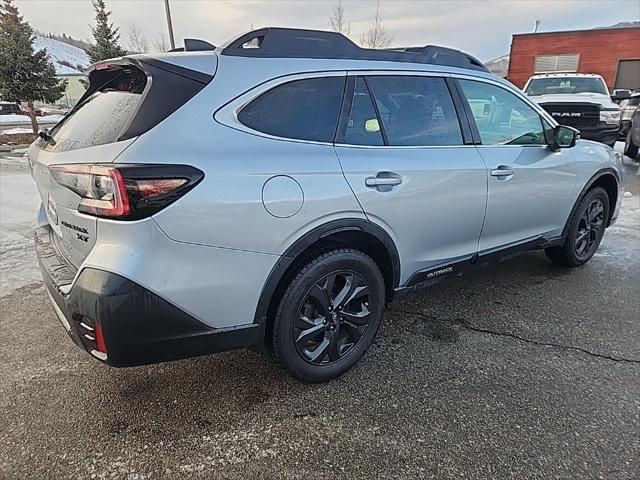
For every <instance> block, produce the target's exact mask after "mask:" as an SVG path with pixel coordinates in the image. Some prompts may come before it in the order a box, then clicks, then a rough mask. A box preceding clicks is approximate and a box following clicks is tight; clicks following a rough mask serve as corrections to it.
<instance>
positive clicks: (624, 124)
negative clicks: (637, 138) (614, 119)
mask: <svg viewBox="0 0 640 480" xmlns="http://www.w3.org/2000/svg"><path fill="white" fill-rule="evenodd" d="M638 105H640V92H637V93H634V94H633V95H631V97H629V98H628V99H627V100H626V101H625V102H624V103H621V104H620V107H621V117H620V134H619V138H621V139H626V138H627V132H628V131H629V127H630V126H631V117H633V114H634V112H635V111H636V110H637V109H638Z"/></svg>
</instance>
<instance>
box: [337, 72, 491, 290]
mask: <svg viewBox="0 0 640 480" xmlns="http://www.w3.org/2000/svg"><path fill="white" fill-rule="evenodd" d="M353 81H354V82H355V85H354V86H353V90H352V91H353V93H348V98H347V99H346V100H347V102H346V104H345V110H346V109H347V108H348V110H346V112H345V113H346V114H345V115H344V116H345V119H344V121H343V122H341V131H340V132H339V134H338V141H337V142H336V153H337V155H338V157H339V159H340V163H341V165H342V168H343V170H344V173H345V176H346V178H347V181H348V182H349V185H350V186H351V188H352V189H353V191H354V193H355V195H356V197H357V199H358V201H359V202H360V204H361V205H362V208H363V209H364V212H365V214H366V215H367V217H368V218H369V219H370V220H371V221H373V222H375V223H377V224H379V225H380V226H382V227H383V228H385V229H386V230H387V232H389V233H390V234H391V236H392V237H393V238H394V241H395V243H396V245H397V247H398V252H399V255H400V259H401V263H402V269H401V284H407V283H408V281H409V280H410V278H411V277H412V276H413V278H412V279H411V282H409V283H416V282H417V281H422V280H425V279H427V278H430V277H426V275H425V274H430V275H433V273H430V272H432V271H433V270H437V267H438V266H442V265H447V264H451V263H454V262H456V261H460V260H463V259H468V258H470V257H472V256H473V255H474V254H475V253H476V252H477V247H478V239H479V236H480V231H481V229H482V223H483V218H484V212H485V207H486V197H487V172H486V167H485V164H484V162H483V161H482V158H481V157H480V154H479V153H478V151H477V149H476V148H474V147H473V146H472V145H464V142H463V136H462V133H461V129H460V123H459V121H458V114H457V112H456V109H455V108H454V103H453V101H452V98H451V96H450V93H449V90H448V88H447V84H446V83H445V81H444V79H442V78H438V77H433V76H427V75H420V74H418V73H415V72H414V73H411V74H407V75H396V74H394V75H377V74H367V75H366V76H358V77H357V78H356V79H355V80H353ZM352 85H353V84H352ZM349 103H350V105H349ZM445 270H446V273H449V271H450V270H448V269H445ZM418 271H422V272H420V273H419V274H418V275H416V276H414V274H415V273H416V272H418Z"/></svg>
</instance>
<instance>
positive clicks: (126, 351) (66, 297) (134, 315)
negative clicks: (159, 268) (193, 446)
mask: <svg viewBox="0 0 640 480" xmlns="http://www.w3.org/2000/svg"><path fill="white" fill-rule="evenodd" d="M35 240H36V252H37V254H38V260H39V263H40V269H41V270H42V276H43V278H44V282H45V285H46V287H47V293H48V295H49V299H50V301H51V303H52V305H53V308H54V310H55V312H56V315H57V316H58V318H59V319H60V322H61V323H62V325H63V326H64V328H65V330H66V331H67V333H68V334H69V336H70V337H71V339H72V340H73V341H74V343H75V344H76V345H78V346H79V347H81V348H82V349H83V350H86V351H87V352H89V353H90V354H92V356H94V357H95V358H98V359H99V360H102V361H103V362H105V363H107V364H109V365H112V366H114V367H128V366H135V365H145V364H150V363H158V362H164V361H169V360H176V359H180V358H188V357H194V356H199V355H205V354H209V353H216V352H221V351H226V350H232V349H236V348H243V347H253V346H258V345H260V344H261V343H260V342H259V339H260V338H261V329H260V326H259V325H258V324H251V325H245V326H240V327H233V328H222V329H216V328H211V327H210V326H207V325H205V324H204V323H202V322H200V321H199V320H197V319H195V318H193V317H192V316H191V315H189V314H187V313H186V312H184V311H182V310H181V309H179V308H177V307H176V306H174V305H172V304H171V303H169V302H167V301H166V300H164V299H163V298H161V297H160V296H158V295H156V294H155V293H153V292H151V291H149V290H147V289H145V288H144V287H142V286H140V285H138V284H136V283H135V282H133V281H131V280H129V279H127V278H124V277H122V276H120V275H117V274H115V273H111V272H107V271H104V270H99V269H94V268H85V269H83V270H81V271H80V274H79V275H77V278H75V277H76V273H77V272H76V271H75V269H74V268H73V267H72V266H70V265H69V264H67V263H66V261H65V260H64V259H63V258H62V256H61V255H59V254H58V253H57V251H56V248H55V246H54V244H53V243H52V241H51V230H50V227H49V226H44V227H40V228H38V229H37V230H36V232H35ZM74 278H75V281H74ZM71 285H72V286H71ZM98 329H99V330H101V331H102V334H103V337H104V342H105V345H106V349H105V350H106V352H102V351H99V349H98V345H97V341H96V330H98Z"/></svg>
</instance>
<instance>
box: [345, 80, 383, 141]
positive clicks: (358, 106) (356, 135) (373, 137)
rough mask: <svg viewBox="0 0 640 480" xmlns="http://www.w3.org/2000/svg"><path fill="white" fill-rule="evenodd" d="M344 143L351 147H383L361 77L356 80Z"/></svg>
mask: <svg viewBox="0 0 640 480" xmlns="http://www.w3.org/2000/svg"><path fill="white" fill-rule="evenodd" d="M344 143H348V144H351V145H384V140H383V139H382V132H381V131H380V124H379V122H378V116H377V115H376V110H375V108H374V107H373V102H372V101H371V96H370V95H369V90H368V89H367V86H366V84H365V83H364V79H363V78H362V77H358V79H357V80H356V85H355V89H354V91H353V99H352V101H351V111H350V112H349V120H348V122H347V128H346V130H345V134H344Z"/></svg>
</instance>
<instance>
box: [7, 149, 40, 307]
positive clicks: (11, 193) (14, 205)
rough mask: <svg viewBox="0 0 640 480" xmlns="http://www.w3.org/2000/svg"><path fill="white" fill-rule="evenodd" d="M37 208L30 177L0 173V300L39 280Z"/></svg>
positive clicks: (36, 196) (37, 198)
mask: <svg viewBox="0 0 640 480" xmlns="http://www.w3.org/2000/svg"><path fill="white" fill-rule="evenodd" d="M2 160H4V159H2ZM22 161H24V162H26V159H22ZM2 163H3V164H4V161H3V162H2ZM39 205H40V199H39V197H38V193H37V190H36V186H35V183H34V181H33V179H32V178H31V175H29V174H28V173H13V172H6V171H0V297H4V296H5V295H9V294H10V293H11V292H13V291H14V290H16V289H18V288H21V287H24V286H26V285H31V284H34V283H39V282H40V281H41V279H42V277H41V275H40V270H39V268H38V260H37V258H36V252H35V250H34V244H33V228H34V226H35V224H36V215H37V212H38V208H39Z"/></svg>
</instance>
